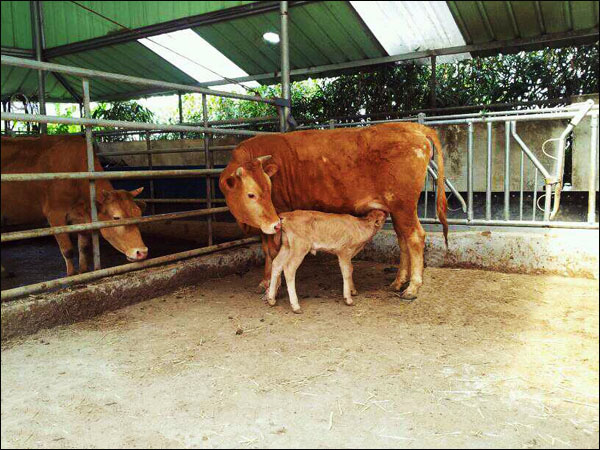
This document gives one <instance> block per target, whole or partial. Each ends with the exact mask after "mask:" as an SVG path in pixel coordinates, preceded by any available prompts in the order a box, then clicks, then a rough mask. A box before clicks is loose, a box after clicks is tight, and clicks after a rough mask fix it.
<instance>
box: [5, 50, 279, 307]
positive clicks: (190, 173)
mask: <svg viewBox="0 0 600 450" xmlns="http://www.w3.org/2000/svg"><path fill="white" fill-rule="evenodd" d="M1 62H2V65H8V66H14V67H22V68H28V69H34V70H38V71H52V72H54V73H62V74H68V75H72V76H76V77H79V78H81V80H82V91H83V111H82V112H83V114H82V115H83V117H81V118H69V117H58V116H49V115H46V114H23V113H11V112H2V116H1V120H5V121H21V122H37V123H40V124H45V123H63V124H76V125H83V126H84V127H85V140H86V155H87V170H88V171H87V172H62V173H19V174H2V175H1V181H2V182H3V183H4V182H13V183H16V182H28V181H40V180H64V179H77V180H89V186H90V211H91V222H90V223H87V224H80V225H66V226H58V227H50V228H41V229H35V230H28V231H18V232H10V233H2V239H1V241H2V242H10V241H15V240H20V239H31V238H37V237H41V236H50V235H57V234H62V233H78V232H91V233H92V243H93V260H94V271H93V272H89V273H85V274H79V275H74V276H69V277H64V278H60V279H57V280H52V281H48V282H43V283H37V284H33V285H29V286H23V287H18V288H14V289H8V290H4V291H2V300H7V299H11V298H14V297H18V296H22V295H26V294H33V293H37V292H41V291H44V290H48V289H51V288H56V287H66V286H70V285H72V284H75V283H80V282H85V281H90V280H93V279H97V278H100V277H103V276H107V275H113V274H117V273H124V272H127V271H131V270H137V269H140V268H143V267H149V266H153V265H157V264H162V263H164V262H170V261H176V260H179V259H183V258H188V257H191V256H195V255H199V254H204V253H207V252H210V251H215V250H219V249H224V248H229V247H232V246H235V245H242V244H246V243H249V242H254V241H256V240H257V238H249V239H241V240H237V241H233V242H228V243H224V244H219V245H214V244H213V230H212V216H213V215H214V214H217V213H223V212H226V211H228V210H229V209H228V208H227V207H222V206H221V207H214V206H213V204H214V203H215V199H214V190H215V189H214V177H216V176H217V175H219V173H220V172H221V171H222V169H215V168H213V164H212V161H213V158H212V157H211V155H212V153H213V152H215V151H223V150H230V149H231V148H232V147H231V146H227V147H223V146H222V147H212V148H211V147H210V145H209V136H211V135H214V134H221V135H236V136H254V135H257V134H263V133H265V132H258V131H252V130H246V129H238V128H227V127H220V128H217V127H215V126H210V125H211V124H209V122H208V108H207V102H206V99H207V95H215V96H220V97H228V98H235V99H240V100H249V101H255V102H262V103H267V104H271V105H275V106H277V107H278V110H279V111H280V115H282V116H284V114H285V112H286V111H287V110H288V109H289V101H288V100H285V99H282V98H262V97H258V96H251V95H244V94H237V93H231V92H222V91H214V90H211V89H209V88H202V87H198V86H186V85H179V84H174V83H168V82H164V81H156V80H148V79H144V78H138V77H130V76H125V75H120V74H114V73H109V72H101V71H95V70H88V69H82V68H78V67H71V66H64V65H59V64H51V63H44V62H40V61H34V60H30V59H21V58H14V57H10V56H4V55H2V57H1ZM96 78H99V79H103V80H109V81H113V82H119V83H129V84H134V85H143V86H150V87H160V88H165V89H173V90H178V91H185V92H195V93H200V94H202V106H203V124H202V126H196V125H186V124H182V125H171V124H157V123H139V122H126V121H115V120H98V119H92V118H90V115H91V110H90V81H89V80H90V79H96ZM236 122H239V123H248V122H249V121H248V120H247V119H244V120H239V121H235V120H234V121H226V123H224V124H222V123H218V125H234V124H235V123H236ZM250 122H251V121H250ZM281 124H282V130H285V126H286V123H285V122H284V121H282V122H281ZM92 127H115V128H119V129H121V130H135V131H136V132H143V133H144V135H145V138H146V142H147V148H146V151H145V152H142V153H143V154H146V155H147V161H148V168H149V170H134V171H109V172H103V171H95V169H94V151H93V131H92ZM156 131H161V132H165V131H168V132H180V133H186V132H193V133H201V134H202V136H203V140H204V145H203V147H202V148H201V149H184V150H180V149H171V150H169V151H168V152H179V151H183V152H186V151H202V152H203V153H204V158H205V161H206V168H205V169H185V170H152V169H153V164H152V154H156V153H160V152H161V151H154V150H152V148H151V141H150V133H152V132H156ZM99 156H102V154H101V153H100V154H99ZM161 177H169V178H173V177H205V179H206V193H207V195H206V198H203V199H185V200H186V202H190V203H192V202H193V203H195V202H197V201H198V202H201V203H205V205H206V207H205V208H203V209H195V210H192V211H182V212H174V213H168V214H158V215H150V216H145V217H141V218H130V219H121V220H109V221H99V220H98V211H97V207H96V202H95V199H96V185H95V180H98V179H134V178H135V179H139V178H149V179H150V180H151V187H150V191H151V192H150V194H151V197H154V192H153V191H154V189H153V188H154V186H153V181H152V180H154V179H156V178H161ZM161 200H163V201H164V200H167V201H171V200H169V199H161ZM151 201H158V199H153V198H151ZM199 216H205V217H206V218H207V222H208V223H207V227H208V246H207V247H204V248H200V249H196V250H191V251H186V252H180V253H176V254H172V255H168V256H164V257H160V258H153V259H149V260H146V261H143V262H135V263H131V264H125V265H121V266H117V267H112V268H107V269H101V265H100V247H99V234H98V230H100V229H102V228H107V227H117V226H123V225H133V224H141V223H148V222H158V221H166V220H173V219H183V218H190V217H199Z"/></svg>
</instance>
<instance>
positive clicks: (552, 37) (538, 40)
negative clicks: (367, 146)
mask: <svg viewBox="0 0 600 450" xmlns="http://www.w3.org/2000/svg"><path fill="white" fill-rule="evenodd" d="M582 40H585V41H588V40H589V42H590V44H591V43H593V42H595V41H596V40H598V27H594V28H590V29H588V30H581V31H575V32H574V31H570V32H566V33H552V34H546V35H543V36H539V37H535V38H523V39H513V40H505V41H492V42H487V43H481V44H470V45H459V46H456V47H448V48H441V49H435V50H422V51H418V52H410V53H403V54H399V55H392V56H384V57H380V58H370V59H361V60H358V61H349V62H343V63H336V64H327V65H324V66H314V67H306V68H302V69H294V70H291V71H290V76H292V77H294V76H303V75H313V74H317V73H322V72H337V71H340V70H345V69H354V68H356V69H357V68H361V67H367V66H373V65H379V64H391V63H395V62H399V61H410V60H414V59H422V58H431V57H432V56H445V55H456V54H459V53H471V52H479V51H489V50H500V49H501V50H502V51H503V53H506V52H509V51H511V50H518V49H520V48H523V47H526V46H531V45H543V44H551V43H556V42H564V44H565V45H568V43H569V42H574V41H582ZM277 76H278V74H276V73H263V74H260V75H249V76H245V77H237V78H230V79H229V80H224V79H219V80H212V81H206V82H203V83H199V85H200V86H206V87H208V86H218V85H222V84H227V83H231V82H232V81H235V82H245V81H259V80H267V79H272V78H277Z"/></svg>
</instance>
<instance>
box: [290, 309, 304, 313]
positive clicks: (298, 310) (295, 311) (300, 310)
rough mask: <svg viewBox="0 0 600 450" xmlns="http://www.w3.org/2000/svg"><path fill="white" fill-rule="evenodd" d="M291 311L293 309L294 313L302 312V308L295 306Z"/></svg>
mask: <svg viewBox="0 0 600 450" xmlns="http://www.w3.org/2000/svg"><path fill="white" fill-rule="evenodd" d="M292 311H294V314H302V312H303V311H302V308H296V309H294V308H292Z"/></svg>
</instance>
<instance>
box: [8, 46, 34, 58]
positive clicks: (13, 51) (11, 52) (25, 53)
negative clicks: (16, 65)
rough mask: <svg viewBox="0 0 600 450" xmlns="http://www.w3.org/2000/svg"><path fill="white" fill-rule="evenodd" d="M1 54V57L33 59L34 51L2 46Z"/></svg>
mask: <svg viewBox="0 0 600 450" xmlns="http://www.w3.org/2000/svg"><path fill="white" fill-rule="evenodd" d="M1 52H2V54H3V55H7V56H15V57H17V58H30V59H34V58H35V51H34V50H31V49H28V48H17V47H4V46H2V49H1Z"/></svg>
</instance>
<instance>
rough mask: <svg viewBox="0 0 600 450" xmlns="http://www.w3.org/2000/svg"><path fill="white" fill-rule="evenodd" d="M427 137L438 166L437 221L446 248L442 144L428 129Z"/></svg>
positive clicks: (446, 206)
mask: <svg viewBox="0 0 600 450" xmlns="http://www.w3.org/2000/svg"><path fill="white" fill-rule="evenodd" d="M427 137H428V138H429V140H430V141H431V143H432V144H433V146H434V147H435V148H436V149H437V156H436V162H437V166H438V178H437V205H436V206H437V215H438V219H439V221H440V222H441V224H442V227H443V229H444V239H445V241H446V248H448V221H447V220H446V210H447V208H448V202H447V200H446V188H445V177H444V155H443V154H442V143H441V142H440V139H439V137H438V134H437V132H436V131H435V130H432V129H429V132H428V134H427Z"/></svg>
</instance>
